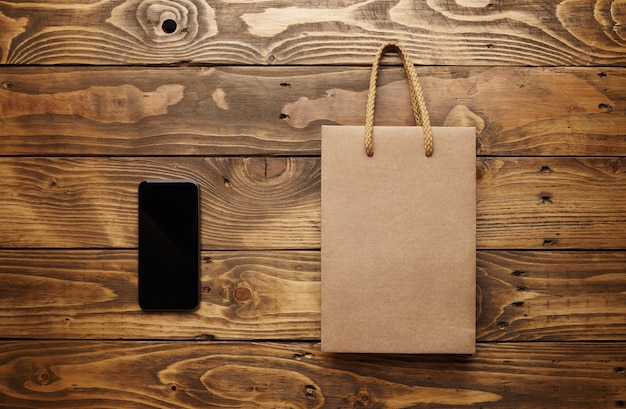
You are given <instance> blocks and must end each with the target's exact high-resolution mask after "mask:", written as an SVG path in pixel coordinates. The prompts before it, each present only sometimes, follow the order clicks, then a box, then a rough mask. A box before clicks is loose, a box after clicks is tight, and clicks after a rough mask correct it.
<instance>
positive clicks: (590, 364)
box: [0, 341, 626, 409]
mask: <svg viewBox="0 0 626 409" xmlns="http://www.w3.org/2000/svg"><path fill="white" fill-rule="evenodd" d="M625 361H626V353H625V352H624V349H623V347H622V345H620V344H613V343H608V344H585V343H573V344H568V345H554V344H551V343H535V344H534V347H533V350H532V352H530V351H529V350H528V346H527V344H515V343H509V344H483V345H480V346H479V348H478V353H477V354H476V355H474V356H471V357H470V356H447V357H444V356H437V355H432V356H411V355H407V356H394V355H390V356H384V355H382V356H381V355H374V356H364V355H351V354H344V355H341V354H338V355H332V354H324V353H322V352H320V351H319V350H318V347H317V346H316V345H311V344H259V343H183V342H177V343H145V342H130V343H129V342H76V341H74V342H55V341H32V342H25V341H20V342H7V341H4V342H1V343H0V375H1V376H2V377H3V378H4V379H6V382H4V383H2V384H0V396H1V397H2V399H0V407H11V408H16V407H39V406H41V405H45V406H46V407H53V408H56V407H64V408H74V407H76V408H102V407H115V406H118V407H119V406H120V405H123V406H124V407H128V408H139V407H141V408H163V407H184V408H224V407H245V408H269V407H272V408H279V407H280V408H322V407H332V408H348V407H375V408H390V409H391V408H393V409H401V408H413V407H422V406H424V407H425V406H426V405H428V407H438V408H444V407H446V408H449V407H456V408H458V407H473V408H515V409H520V408H532V409H535V408H538V407H541V408H547V409H548V408H562V407H564V406H571V405H572V403H573V402H579V401H580V400H581V399H584V404H585V405H588V407H593V408H598V409H599V408H615V407H621V406H622V405H623V403H624V401H625V400H626V383H625V382H624V362H625ZM146 362H150V365H146V364H145V363H146Z"/></svg>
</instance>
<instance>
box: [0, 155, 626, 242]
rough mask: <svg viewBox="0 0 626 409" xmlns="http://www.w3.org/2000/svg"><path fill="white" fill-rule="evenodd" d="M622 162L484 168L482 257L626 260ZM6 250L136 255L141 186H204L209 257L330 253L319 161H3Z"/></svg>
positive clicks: (482, 162) (553, 160)
mask: <svg viewBox="0 0 626 409" xmlns="http://www.w3.org/2000/svg"><path fill="white" fill-rule="evenodd" d="M625 169H626V166H625V165H624V160H623V159H622V158H560V157H546V158H480V159H479V161H478V162H477V189H478V193H477V245H478V248H479V249H490V248H493V249H626V236H625V235H624V233H623V232H624V231H625V229H626V209H625V208H624V206H623V205H622V203H623V202H624V201H625V200H626V191H625V190H624V189H623V186H624V183H625V181H624V179H625V177H626V171H625ZM0 175H1V176H2V177H1V179H0V190H2V191H4V192H7V193H6V194H5V195H3V196H2V197H0V226H1V227H0V232H1V234H0V246H1V247H5V248H20V247H44V248H93V247H99V248H109V247H114V248H134V247H136V225H137V222H136V217H137V216H136V212H137V210H136V209H137V203H136V196H137V193H136V192H137V185H138V183H139V182H140V181H141V180H142V179H145V178H153V179H154V178H190V179H195V180H197V181H198V183H199V184H200V187H201V198H202V199H201V200H202V226H201V231H202V246H203V248H204V249H207V250H208V249H211V250H216V249H225V250H235V249H251V250H252V249H256V250H261V249H270V248H271V249H317V248H319V247H320V239H321V237H320V163H319V158H305V157H299V158H298V157H295V158H270V157H268V158H264V157H253V158H243V157H234V158H229V157H225V158H220V157H218V158H182V157H171V158H20V159H19V160H15V159H14V158H0Z"/></svg>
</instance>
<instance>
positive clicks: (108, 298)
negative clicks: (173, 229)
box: [0, 250, 320, 340]
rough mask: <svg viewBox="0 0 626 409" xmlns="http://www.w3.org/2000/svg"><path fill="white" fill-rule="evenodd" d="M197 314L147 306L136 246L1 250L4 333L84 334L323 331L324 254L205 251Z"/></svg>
mask: <svg viewBox="0 0 626 409" xmlns="http://www.w3.org/2000/svg"><path fill="white" fill-rule="evenodd" d="M201 266H202V280H201V281H202V282H201V285H202V298H201V306H200V308H199V309H198V310H197V311H195V312H194V313H143V312H142V311H141V310H140V309H139V304H138V301H137V253H136V251H131V250H121V251H120V250H118V251H102V250H76V251H65V250H55V251H50V250H38V251H33V250H29V251H2V252H0V286H1V287H2V288H11V291H10V292H7V291H4V292H2V294H0V301H1V302H0V305H1V306H2V307H0V311H1V312H0V316H2V319H1V320H0V321H1V322H2V324H0V328H1V330H0V333H2V334H3V336H4V337H26V338H32V337H35V338H46V337H53V338H80V339H90V338H91V339H103V338H104V339H118V338H125V339H170V340H172V339H213V338H217V339H286V340H288V339H316V338H319V308H320V307H319V306H320V300H319V296H320V291H319V252H306V251H295V252H276V251H274V252H250V253H246V252H244V253H240V252H234V253H229V252H226V253H219V252H217V253H216V252H204V253H203V254H202V263H201Z"/></svg>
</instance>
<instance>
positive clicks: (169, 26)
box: [161, 19, 178, 34]
mask: <svg viewBox="0 0 626 409" xmlns="http://www.w3.org/2000/svg"><path fill="white" fill-rule="evenodd" d="M177 27H178V24H176V22H175V21H174V20H172V19H167V20H165V21H163V24H162V25H161V28H162V29H163V32H165V33H167V34H172V33H173V32H174V31H176V28H177Z"/></svg>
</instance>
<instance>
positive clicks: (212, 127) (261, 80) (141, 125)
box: [0, 57, 626, 156]
mask: <svg viewBox="0 0 626 409" xmlns="http://www.w3.org/2000/svg"><path fill="white" fill-rule="evenodd" d="M391 58H392V57H390V61H393V60H391ZM418 73H419V75H420V78H421V84H422V87H423V89H424V94H425V97H426V100H427V103H428V107H429V112H430V116H431V122H432V123H433V124H434V125H446V126H455V125H461V126H475V127H476V128H477V153H478V154H479V155H490V156H529V155H542V156H550V155H559V156H561V155H579V156H623V155H626V141H625V139H624V132H623V130H624V129H626V69H624V68H606V67H605V68H602V69H590V68H504V67H494V68H483V67H474V68H471V67H418ZM368 78H369V69H368V68H354V67H331V68H329V67H310V68H303V67H288V68H282V67H261V68H259V67H218V68H199V67H191V68H190V67H186V68H163V67H161V68H139V67H132V68H126V67H120V68H114V69H113V68H93V67H91V68H84V67H82V68H67V67H65V68H54V69H53V68H42V67H0V83H2V87H0V120H1V121H0V141H1V142H2V143H0V155H36V156H41V155H44V156H45V155H52V156H58V155H123V156H145V155H207V156H214V155H258V154H279V155H319V152H320V134H321V131H320V126H321V125H322V124H340V125H363V124H364V121H365V101H366V94H367V87H368ZM380 84H381V86H380V87H379V92H378V95H379V97H378V99H377V116H376V124H378V125H413V118H412V114H411V112H410V104H409V97H408V88H407V85H406V80H405V79H404V78H403V74H402V72H401V69H399V68H393V67H386V68H385V69H383V72H382V75H381V78H380Z"/></svg>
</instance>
